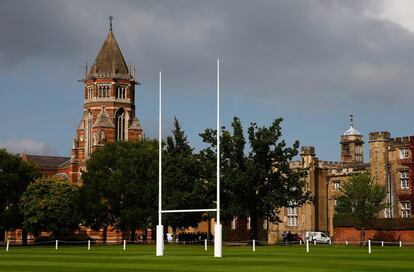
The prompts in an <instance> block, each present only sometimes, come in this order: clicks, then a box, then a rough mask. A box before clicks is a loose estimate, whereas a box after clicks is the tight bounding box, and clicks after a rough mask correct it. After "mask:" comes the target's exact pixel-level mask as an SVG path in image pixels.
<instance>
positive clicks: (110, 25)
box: [109, 15, 114, 31]
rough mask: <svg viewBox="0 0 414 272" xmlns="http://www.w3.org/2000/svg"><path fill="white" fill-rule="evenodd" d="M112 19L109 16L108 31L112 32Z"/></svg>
mask: <svg viewBox="0 0 414 272" xmlns="http://www.w3.org/2000/svg"><path fill="white" fill-rule="evenodd" d="M113 19H114V17H112V15H111V16H109V30H110V31H112V20H113Z"/></svg>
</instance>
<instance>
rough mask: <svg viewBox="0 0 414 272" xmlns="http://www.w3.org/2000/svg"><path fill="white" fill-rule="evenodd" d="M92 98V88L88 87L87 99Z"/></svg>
mask: <svg viewBox="0 0 414 272" xmlns="http://www.w3.org/2000/svg"><path fill="white" fill-rule="evenodd" d="M91 98H93V86H89V87H88V99H91Z"/></svg>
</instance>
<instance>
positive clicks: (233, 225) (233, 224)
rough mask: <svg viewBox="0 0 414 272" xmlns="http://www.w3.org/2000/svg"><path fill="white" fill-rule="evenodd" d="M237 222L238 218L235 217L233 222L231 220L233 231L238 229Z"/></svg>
mask: <svg viewBox="0 0 414 272" xmlns="http://www.w3.org/2000/svg"><path fill="white" fill-rule="evenodd" d="M236 221H237V217H236V216H234V217H233V220H231V229H232V230H235V229H236Z"/></svg>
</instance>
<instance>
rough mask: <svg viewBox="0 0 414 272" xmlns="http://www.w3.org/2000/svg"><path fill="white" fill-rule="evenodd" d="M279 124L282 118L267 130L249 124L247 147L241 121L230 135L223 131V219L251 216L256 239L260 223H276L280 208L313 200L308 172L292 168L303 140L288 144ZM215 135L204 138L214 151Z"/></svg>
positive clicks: (234, 124)
mask: <svg viewBox="0 0 414 272" xmlns="http://www.w3.org/2000/svg"><path fill="white" fill-rule="evenodd" d="M281 123H282V119H276V120H275V121H274V122H273V123H272V124H271V126H269V127H259V126H258V125H257V124H256V123H251V125H250V127H249V128H248V129H247V135H248V146H247V147H246V140H245V137H244V131H243V127H242V124H241V121H240V120H239V118H237V117H235V118H234V119H233V122H232V128H233V131H232V132H230V131H228V130H227V129H226V128H223V129H222V132H221V134H222V136H221V139H220V142H221V150H222V153H221V166H222V174H223V176H224V178H223V193H222V196H223V209H224V210H225V212H224V216H240V217H247V216H248V217H250V222H251V236H252V238H254V239H257V234H258V225H259V220H260V219H266V220H269V221H270V222H273V223H278V222H279V221H280V218H279V211H280V208H282V207H288V206H301V205H303V204H304V203H305V202H306V201H308V200H309V199H310V194H309V192H307V191H305V190H304V188H305V186H304V178H305V177H306V175H307V172H306V170H305V169H291V168H290V165H289V163H290V162H291V161H292V159H293V158H294V157H295V156H296V155H297V154H298V148H299V142H298V141H296V142H294V144H293V145H292V146H291V147H288V146H287V144H286V142H285V141H284V140H282V139H281V136H282V128H281ZM215 135H216V131H214V130H212V129H207V130H206V131H205V132H204V133H203V134H201V136H202V137H203V140H204V141H205V142H206V143H209V144H210V145H211V147H210V150H211V148H213V147H215V141H216V136H215ZM246 150H249V152H248V154H245V151H246Z"/></svg>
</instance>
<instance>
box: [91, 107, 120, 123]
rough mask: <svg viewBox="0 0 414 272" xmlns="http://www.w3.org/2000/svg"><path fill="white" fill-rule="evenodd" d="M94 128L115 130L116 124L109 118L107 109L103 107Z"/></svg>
mask: <svg viewBox="0 0 414 272" xmlns="http://www.w3.org/2000/svg"><path fill="white" fill-rule="evenodd" d="M93 127H94V128H95V127H109V128H115V125H114V123H112V121H111V117H109V115H108V113H107V112H106V110H105V108H104V107H103V108H102V110H101V112H100V113H99V114H98V117H97V118H96V121H95V123H94V124H93Z"/></svg>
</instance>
